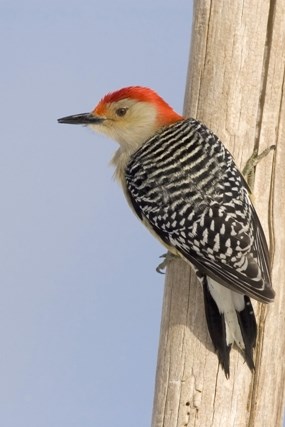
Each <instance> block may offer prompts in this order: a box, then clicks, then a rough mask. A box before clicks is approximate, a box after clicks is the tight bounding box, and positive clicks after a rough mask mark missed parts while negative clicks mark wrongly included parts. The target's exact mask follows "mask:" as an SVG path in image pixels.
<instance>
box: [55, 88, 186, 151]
mask: <svg viewBox="0 0 285 427" xmlns="http://www.w3.org/2000/svg"><path fill="white" fill-rule="evenodd" d="M179 120H182V116H180V115H179V114H177V113H176V112H175V111H174V110H173V109H172V108H171V107H170V106H169V105H168V104H167V103H166V102H165V101H164V100H163V99H162V98H161V97H160V96H159V95H158V94H157V93H156V92H154V91H153V90H151V89H149V88H145V87H140V86H131V87H127V88H123V89H120V90H118V91H116V92H112V93H108V94H107V95H105V96H104V98H102V99H101V101H100V102H99V103H98V105H97V106H96V107H95V108H94V110H92V111H91V112H90V113H84V114H77V115H73V116H68V117H63V118H61V119H59V120H58V121H59V123H70V124H82V125H86V126H89V127H90V128H92V129H93V130H95V131H98V132H101V133H104V134H106V135H108V136H109V137H111V138H112V139H114V140H116V141H118V142H119V144H120V145H121V148H122V149H127V150H128V151H133V150H135V149H136V148H138V147H139V146H140V145H141V144H142V143H143V142H145V141H146V140H147V139H148V138H150V137H151V136H152V135H154V134H155V133H156V132H158V131H159V130H160V129H161V128H163V127H165V126H167V125H170V124H171V123H175V122H177V121H179Z"/></svg>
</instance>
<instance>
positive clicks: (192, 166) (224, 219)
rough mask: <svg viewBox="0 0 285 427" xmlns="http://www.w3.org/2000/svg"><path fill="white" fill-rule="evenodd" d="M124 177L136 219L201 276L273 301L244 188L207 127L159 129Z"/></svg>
mask: <svg viewBox="0 0 285 427" xmlns="http://www.w3.org/2000/svg"><path fill="white" fill-rule="evenodd" d="M125 178H126V187H127V192H128V197H129V199H130V202H131V204H132V205H133V207H134V209H135V211H136V213H137V215H138V216H139V217H140V219H141V220H144V223H146V222H147V224H148V225H149V226H150V228H151V229H152V230H153V231H154V232H155V233H156V234H157V235H158V237H159V238H160V239H161V240H162V241H163V242H164V243H165V244H166V246H167V247H170V248H175V251H178V252H179V253H180V254H181V256H182V257H183V258H184V259H185V260H187V261H188V262H190V263H191V264H193V265H194V266H195V268H196V269H197V270H198V271H199V273H200V276H201V277H209V278H210V279H211V281H214V282H215V283H219V284H220V285H223V286H225V287H227V288H229V289H231V290H233V291H235V292H238V293H240V294H245V295H247V296H251V297H253V298H255V299H257V300H259V301H261V302H265V303H267V302H270V301H272V300H273V298H274V291H273V289H272V286H271V281H270V272H269V254H268V248H267V244H266V240H265V237H264V233H263V230H262V227H261V225H260V222H259V219H258V217H257V214H256V212H255V209H254V207H253V205H252V203H251V200H250V197H249V190H248V187H247V184H246V182H245V180H244V178H243V177H242V175H241V174H240V172H239V171H238V169H237V167H236V165H235V163H234V160H233V158H232V156H231V155H230V153H229V152H228V151H227V150H226V149H225V147H224V146H223V144H222V143H221V141H220V140H219V139H218V138H217V137H216V136H215V135H214V134H213V133H212V132H211V131H210V130H209V129H208V128H207V127H206V126H205V125H203V124H202V123H200V122H198V121H197V120H194V119H186V120H182V121H179V122H177V123H175V124H173V125H170V126H168V127H166V128H164V129H163V130H162V131H161V132H159V133H158V134H156V135H155V136H153V137H152V138H150V139H149V140H148V141H146V142H145V143H144V144H143V145H142V146H141V147H140V149H139V150H138V151H136V152H135V153H134V154H133V155H132V157H131V159H130V161H129V162H128V165H127V167H126V171H125ZM206 288H207V292H208V291H209V290H210V294H211V295H212V294H213V293H214V292H212V293H211V286H210V285H208V287H206ZM212 296H213V295H212ZM215 299H217V298H215V297H214V300H215ZM248 300H249V299H248ZM247 302H248V301H247ZM205 305H206V300H205ZM216 305H217V307H218V310H219V311H220V313H221V310H222V309H221V308H220V307H219V303H218V302H217V301H216ZM245 305H246V304H245ZM250 310H252V308H251V306H250ZM240 311H242V310H240ZM206 314H207V307H206ZM207 318H208V316H207ZM208 324H209V320H208ZM209 330H210V327H209ZM210 334H211V336H212V333H211V331H210ZM212 339H213V336H212ZM213 341H214V339H213ZM228 341H229V340H228ZM251 341H252V342H253V341H254V342H255V338H254V339H251ZM230 344H231V343H228V345H230ZM214 345H215V347H217V344H216V343H215V342H214ZM253 345H254V344H253ZM219 357H220V356H219ZM220 361H221V360H220ZM249 364H250V363H249Z"/></svg>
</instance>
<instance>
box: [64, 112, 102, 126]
mask: <svg viewBox="0 0 285 427" xmlns="http://www.w3.org/2000/svg"><path fill="white" fill-rule="evenodd" d="M104 120H105V119H104V118H102V117H98V116H94V115H93V114H91V113H83V114H75V115H74V116H66V117H62V118H61V119H57V121H58V123H67V124H70V125H92V124H99V123H102V122H103V121H104Z"/></svg>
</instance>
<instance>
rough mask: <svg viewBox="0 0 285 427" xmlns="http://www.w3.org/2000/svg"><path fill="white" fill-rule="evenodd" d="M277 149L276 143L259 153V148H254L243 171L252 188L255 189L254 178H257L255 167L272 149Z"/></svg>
mask: <svg viewBox="0 0 285 427" xmlns="http://www.w3.org/2000/svg"><path fill="white" fill-rule="evenodd" d="M275 149H276V145H270V147H268V148H266V149H265V150H263V151H262V153H260V154H258V149H257V148H255V149H254V150H253V153H252V155H251V156H250V158H249V159H248V161H247V162H246V164H245V167H244V168H243V171H242V173H243V176H244V178H245V180H246V182H247V183H248V186H249V188H250V189H251V190H252V189H253V184H254V178H255V171H254V168H255V167H256V165H257V164H258V163H259V162H260V160H262V159H263V158H264V157H266V156H267V155H268V154H269V153H270V151H272V150H275Z"/></svg>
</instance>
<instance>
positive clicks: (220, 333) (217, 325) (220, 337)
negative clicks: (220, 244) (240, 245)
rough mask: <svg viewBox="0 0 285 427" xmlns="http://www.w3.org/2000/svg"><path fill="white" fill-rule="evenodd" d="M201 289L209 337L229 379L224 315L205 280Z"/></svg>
mask: <svg viewBox="0 0 285 427" xmlns="http://www.w3.org/2000/svg"><path fill="white" fill-rule="evenodd" d="M205 279H206V278H205ZM203 288H204V305H205V314H206V319H207V325H208V330H209V333H210V337H211V339H212V342H213V344H214V347H215V351H216V353H217V355H218V359H219V362H220V365H221V366H222V368H223V370H224V372H225V375H226V377H227V378H229V376H230V351H231V345H227V340H226V324H225V320H224V315H223V314H220V312H219V310H218V307H217V305H216V303H215V301H214V299H213V297H212V295H211V294H210V292H209V289H208V285H207V280H205V285H204V286H203Z"/></svg>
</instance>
